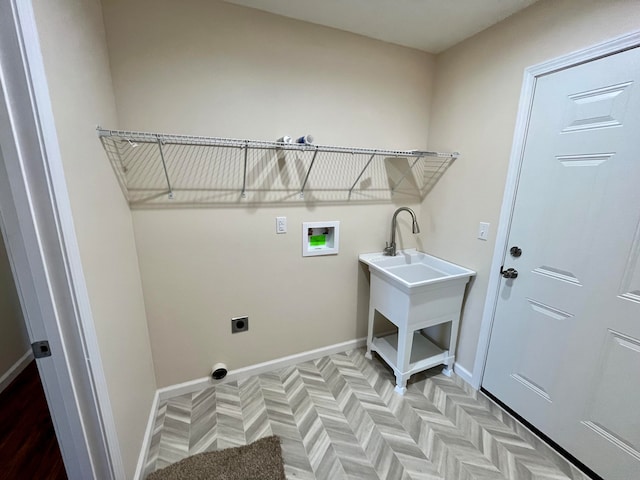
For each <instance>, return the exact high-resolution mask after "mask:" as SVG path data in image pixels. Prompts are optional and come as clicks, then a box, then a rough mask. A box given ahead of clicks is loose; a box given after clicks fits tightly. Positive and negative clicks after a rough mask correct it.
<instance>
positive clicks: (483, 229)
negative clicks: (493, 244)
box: [478, 222, 490, 240]
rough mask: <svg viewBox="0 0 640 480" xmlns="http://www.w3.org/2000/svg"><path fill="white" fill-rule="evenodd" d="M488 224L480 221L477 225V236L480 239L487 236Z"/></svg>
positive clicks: (484, 238)
mask: <svg viewBox="0 0 640 480" xmlns="http://www.w3.org/2000/svg"><path fill="white" fill-rule="evenodd" d="M489 225H490V224H488V223H486V222H480V226H479V227H478V238H479V239H480V240H487V239H488V238H489Z"/></svg>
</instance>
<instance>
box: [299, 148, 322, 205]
mask: <svg viewBox="0 0 640 480" xmlns="http://www.w3.org/2000/svg"><path fill="white" fill-rule="evenodd" d="M317 156H318V147H316V150H315V152H313V157H312V158H311V163H310V164H309V170H307V174H306V175H305V177H304V182H302V186H301V187H300V198H304V187H306V185H307V180H309V174H310V173H311V169H312V168H313V164H314V163H315V161H316V157H317Z"/></svg>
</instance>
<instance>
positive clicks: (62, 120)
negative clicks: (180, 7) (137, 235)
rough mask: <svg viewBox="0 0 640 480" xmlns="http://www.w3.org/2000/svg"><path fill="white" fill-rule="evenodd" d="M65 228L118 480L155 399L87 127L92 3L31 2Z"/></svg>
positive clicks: (121, 223) (105, 88)
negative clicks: (65, 204) (89, 317)
mask: <svg viewBox="0 0 640 480" xmlns="http://www.w3.org/2000/svg"><path fill="white" fill-rule="evenodd" d="M34 9H35V14H36V21H37V24H38V33H39V36H40V41H41V47H42V53H43V58H44V63H45V70H46V75H47V80H48V83H49V91H50V95H51V100H52V106H53V113H54V117H55V123H56V129H57V133H58V140H59V142H60V149H61V154H62V161H63V167H64V172H65V176H66V181H67V186H68V189H69V196H70V200H71V207H72V213H73V219H74V225H75V229H76V234H77V238H78V243H79V247H80V254H81V259H82V265H83V268H84V274H85V278H86V282H87V287H88V290H89V296H90V302H91V309H92V312H93V318H94V321H95V327H96V333H97V336H98V343H99V346H100V352H101V355H102V360H103V365H104V369H105V376H106V380H107V386H108V389H109V396H110V401H111V405H112V408H113V413H114V416H115V422H116V429H117V433H118V439H119V442H120V447H121V451H122V455H123V459H124V465H125V470H126V476H127V478H131V477H132V476H133V472H134V470H135V466H136V461H137V457H138V454H139V452H140V447H141V442H142V437H143V435H144V430H145V427H146V422H147V418H148V415H149V410H150V407H151V402H152V399H153V395H154V392H155V389H156V384H155V378H154V372H153V365H152V357H151V350H150V345H149V336H148V331H147V325H146V317H145V309H144V302H143V298H142V288H141V283H140V275H139V270H138V258H137V254H136V249H135V243H134V236H133V227H132V222H131V214H130V212H129V209H128V206H127V204H126V203H125V202H124V201H123V198H122V193H121V191H120V189H119V187H118V184H117V182H116V180H115V177H114V175H113V172H112V170H111V167H110V166H109V163H108V162H107V161H106V159H105V157H104V152H103V151H102V148H101V145H100V142H99V140H98V138H97V135H96V132H95V127H96V125H98V124H105V125H106V124H113V123H115V119H116V114H115V106H114V99H113V90H112V85H111V75H110V73H109V63H108V57H107V50H106V42H105V36H104V26H103V20H102V11H101V8H100V2H99V1H98V0H64V1H57V2H50V1H48V0H36V1H34Z"/></svg>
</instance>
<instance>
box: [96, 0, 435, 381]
mask: <svg viewBox="0 0 640 480" xmlns="http://www.w3.org/2000/svg"><path fill="white" fill-rule="evenodd" d="M103 10H104V14H105V24H106V28H107V39H108V45H109V54H110V60H111V69H112V70H111V71H112V76H113V79H114V86H115V96H116V104H117V109H118V120H119V123H118V125H117V127H118V128H123V129H131V130H147V131H160V132H169V133H185V134H201V135H210V136H228V137H241V138H254V139H266V140H273V139H276V138H278V137H280V136H282V135H285V134H288V135H292V136H294V135H296V136H298V135H302V134H304V133H311V134H313V135H314V136H315V137H316V139H317V141H318V143H322V144H335V145H347V146H365V147H387V148H403V149H409V148H424V147H426V145H427V135H426V132H427V127H428V118H429V116H428V114H429V109H430V102H431V80H432V74H433V68H432V67H433V56H431V55H429V54H426V53H423V52H419V51H416V50H411V49H407V48H402V47H397V46H393V45H390V44H386V43H383V42H378V41H374V40H370V39H366V38H364V37H361V36H357V35H352V34H348V33H345V32H341V31H337V30H332V29H329V28H325V27H320V26H316V25H311V24H307V23H303V22H298V21H295V20H291V19H286V18H282V17H277V16H274V15H270V14H266V13H263V12H259V11H257V10H252V9H247V8H243V7H237V6H234V5H229V4H225V3H223V2H217V1H212V0H189V1H185V2H174V1H168V0H155V1H151V0H147V1H145V0H137V1H134V2H131V1H122V0H105V1H104V2H103ZM105 126H108V125H106V124H105ZM397 206H398V205H394V204H385V205H360V206H353V205H349V206H328V205H322V204H315V205H314V204H308V205H302V206H301V205H298V206H291V205H286V206H282V207H279V208H278V207H268V208H267V207H264V206H260V207H257V208H255V207H245V208H224V207H216V208H198V209H182V210H175V209H164V210H153V211H148V210H147V211H145V210H136V211H134V213H133V219H134V228H135V234H136V242H137V246H138V255H139V259H140V269H141V272H142V278H143V285H144V293H145V302H146V308H147V313H148V321H149V330H150V335H151V341H152V342H151V343H152V348H153V354H154V361H155V367H156V375H157V378H158V384H159V385H160V386H164V385H169V384H173V383H177V382H183V381H187V380H191V379H194V378H199V377H202V376H206V375H208V373H209V370H210V367H211V365H212V364H213V363H214V362H216V361H225V362H227V363H228V365H229V367H230V368H239V367H243V366H246V365H251V364H255V363H258V362H262V361H267V360H272V359H275V358H278V357H281V356H285V355H289V354H294V353H297V352H303V351H306V350H310V349H314V348H319V347H324V346H327V345H330V344H334V343H338V342H343V341H347V340H352V339H355V338H358V337H362V336H364V335H365V333H366V313H367V312H366V308H367V306H366V302H367V301H368V290H367V289H368V284H367V280H366V278H365V277H364V274H363V273H362V270H361V269H360V267H359V264H358V261H357V255H358V254H359V253H362V252H371V251H380V250H381V249H382V247H383V246H384V242H385V240H387V239H388V235H389V224H390V220H391V215H392V213H393V210H394V209H395V208H396V207H397ZM413 206H414V208H416V209H417V210H418V209H419V208H420V206H419V205H416V204H414V205H413ZM276 215H284V216H287V218H288V224H289V232H288V233H287V234H286V235H276V234H275V216H276ZM320 220H339V221H340V222H341V232H340V253H339V255H338V256H328V257H308V258H302V256H301V250H302V247H301V223H302V222H303V221H320ZM402 228H403V230H402V236H401V238H402V240H403V245H404V246H406V247H412V246H416V245H419V243H417V242H419V241H420V238H419V237H414V236H412V235H411V234H410V230H407V222H406V221H405V220H403V222H402ZM238 315H249V318H250V321H249V324H250V329H249V332H246V333H242V334H236V335H231V328H230V319H231V317H234V316H238Z"/></svg>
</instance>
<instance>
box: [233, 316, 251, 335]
mask: <svg viewBox="0 0 640 480" xmlns="http://www.w3.org/2000/svg"><path fill="white" fill-rule="evenodd" d="M247 330H249V317H235V318H232V319H231V333H240V332H246V331H247Z"/></svg>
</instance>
